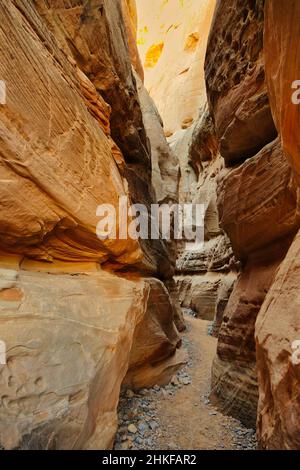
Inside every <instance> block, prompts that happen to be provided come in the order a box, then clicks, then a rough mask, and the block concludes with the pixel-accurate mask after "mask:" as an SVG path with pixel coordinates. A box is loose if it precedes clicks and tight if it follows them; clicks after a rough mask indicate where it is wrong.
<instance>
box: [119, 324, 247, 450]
mask: <svg viewBox="0 0 300 470" xmlns="http://www.w3.org/2000/svg"><path fill="white" fill-rule="evenodd" d="M186 324H187V330H186V332H184V333H183V335H182V338H183V347H184V348H185V349H186V350H187V352H188V356H189V362H188V364H187V365H186V367H185V368H183V369H182V370H180V371H179V372H178V374H177V375H176V376H175V377H174V378H173V379H172V383H171V384H169V385H167V386H166V387H158V386H155V387H154V388H152V389H151V390H146V389H145V390H141V391H140V392H139V393H135V394H134V393H133V392H132V391H131V390H130V391H127V392H126V393H125V394H124V395H122V396H121V398H120V404H119V430H118V433H117V436H116V444H115V449H120V450H121V449H122V450H126V449H156V450H166V449H173V450H177V449H186V450H215V449H218V450H222V449H224V450H226V449H227V450H229V449H232V450H236V449H245V450H246V449H249V450H250V449H255V447H256V439H255V431H254V430H253V429H247V428H245V427H244V426H243V425H242V424H241V423H240V422H239V421H238V420H236V419H234V418H231V417H228V416H226V415H223V414H222V413H221V412H219V411H218V410H217V408H215V407H214V406H213V405H212V404H211V403H210V400H209V394H210V375H211V366H212V361H213V358H214V356H215V353H216V347H217V339H216V338H214V337H212V336H210V335H209V333H208V331H209V327H210V325H211V324H210V322H208V321H204V320H199V319H195V318H193V317H191V316H187V317H186Z"/></svg>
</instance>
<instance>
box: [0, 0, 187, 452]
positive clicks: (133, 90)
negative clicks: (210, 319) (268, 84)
mask: <svg viewBox="0 0 300 470" xmlns="http://www.w3.org/2000/svg"><path fill="white" fill-rule="evenodd" d="M126 3H127V5H125V4H122V3H121V2H114V1H113V2H112V1H109V0H105V1H100V0H99V1H95V0H90V1H89V2H83V1H80V0H76V1H75V2H64V1H59V0H53V1H50V2H45V1H43V0H36V1H33V0H29V1H28V2H25V3H24V2H21V1H19V0H14V1H12V2H2V3H1V5H0V16H1V19H2V20H1V25H0V49H1V55H2V59H1V64H0V76H1V79H2V80H5V82H6V85H7V90H8V96H7V103H6V105H4V106H1V108H0V113H1V114H0V116H1V119H0V140H1V158H0V165H1V189H0V194H1V207H0V271H1V276H0V277H1V281H0V282H1V285H0V309H1V320H0V323H1V340H2V341H5V344H6V346H7V364H6V365H1V366H0V397H1V408H0V414H1V426H0V444H1V447H4V448H6V449H12V448H21V449H28V448H30V449H48V448H51V449H82V448H84V449H107V448H110V447H111V446H112V445H113V440H114V434H115V431H116V424H117V423H116V421H117V419H116V408H117V404H118V399H119V391H120V387H121V383H122V381H123V379H124V377H125V376H126V374H127V371H128V368H130V370H131V371H132V370H134V377H135V380H136V381H137V382H138V381H139V383H140V384H142V385H141V386H146V379H145V371H147V373H146V378H147V384H151V385H153V381H158V380H160V381H162V382H166V381H167V380H168V378H169V375H170V373H171V372H170V371H171V370H172V374H173V373H174V371H175V370H176V368H178V365H180V364H182V362H183V360H184V358H181V357H180V353H179V355H178V354H177V347H178V346H180V341H179V337H178V332H177V329H176V327H175V324H174V320H175V319H176V318H177V317H178V312H177V311H176V302H175V300H176V299H175V294H174V293H173V294H172V301H171V299H170V296H169V293H168V291H167V290H166V288H165V286H164V285H163V284H162V282H161V281H159V280H158V279H155V278H152V277H149V278H148V277H143V275H145V274H146V276H147V275H148V276H149V275H150V276H153V275H154V276H155V275H156V276H158V275H159V276H161V277H162V278H166V279H169V280H170V278H171V274H172V271H173V267H172V256H173V255H172V254H170V252H169V251H168V250H169V247H168V246H166V245H163V244H162V243H161V242H160V241H157V243H154V244H152V245H151V244H148V245H147V244H141V243H139V242H138V241H136V240H132V239H130V238H129V239H126V240H119V239H116V240H114V239H110V240H103V241H101V240H100V239H99V238H98V237H97V234H96V227H97V223H98V221H99V218H98V217H97V215H96V209H97V207H98V205H100V204H108V203H109V204H111V205H112V206H113V207H115V208H116V209H117V207H118V202H119V198H120V197H121V196H128V198H129V202H131V201H134V202H144V203H146V204H147V205H150V204H151V202H153V201H155V198H154V190H153V188H152V185H151V154H150V147H151V142H150V141H149V144H150V145H149V146H148V139H150V140H151V137H150V138H149V137H148V138H146V131H145V127H144V122H143V117H142V110H141V107H140V103H139V99H138V91H137V87H136V81H135V78H134V75H133V72H132V65H131V62H132V63H133V64H135V66H136V68H137V69H138V64H137V62H136V61H135V60H134V54H133V44H134V43H133V42H132V41H131V49H130V47H129V43H130V38H128V39H127V36H126V34H129V33H128V28H130V30H131V32H132V34H133V35H134V25H133V24H131V23H130V21H131V20H132V9H131V7H134V5H133V3H132V2H126ZM125 7H126V8H127V10H126V8H125ZM128 7H129V10H128ZM133 14H134V10H133ZM124 15H125V18H124ZM126 22H127V23H126ZM128 22H129V24H128ZM125 23H126V25H127V26H126V25H125ZM126 31H127V33H126ZM131 39H132V38H131ZM153 120H154V116H153ZM159 125H160V123H159ZM165 144H166V143H165ZM153 145H154V144H153ZM153 148H154V147H153ZM175 166H176V165H175ZM163 177H164V175H162V178H163ZM173 192H174V193H175V192H176V186H175V189H174V190H173ZM127 222H130V217H129V218H128V220H127ZM100 265H101V267H100ZM104 269H106V270H110V271H111V272H110V273H108V272H105V271H104ZM115 270H118V271H122V276H123V277H120V276H117V275H116V274H115V273H114V271H115ZM125 276H126V277H125ZM153 305H155V309H153ZM177 319H178V318H177ZM181 320H182V319H181ZM183 326H184V325H182V327H183ZM137 331H139V332H145V331H147V340H148V341H147V342H143V341H141V338H142V336H141V337H140V335H139V334H137ZM137 365H138V367H137ZM139 373H140V375H139Z"/></svg>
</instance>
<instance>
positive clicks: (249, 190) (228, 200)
mask: <svg viewBox="0 0 300 470" xmlns="http://www.w3.org/2000/svg"><path fill="white" fill-rule="evenodd" d="M297 203H298V201H297V186H296V183H295V180H294V176H293V173H292V169H291V167H290V166H289V164H288V162H287V160H286V158H285V156H284V155H283V152H282V149H281V145H280V142H279V140H278V139H276V140H275V141H274V142H272V143H270V144H269V145H267V146H266V147H264V148H263V149H262V150H261V151H260V152H259V153H258V154H257V155H256V156H255V157H253V158H251V159H249V160H247V161H246V162H245V163H244V164H243V165H240V166H238V167H237V168H235V169H232V170H225V171H224V172H223V175H220V177H219V185H218V209H219V214H220V225H221V227H222V228H223V229H224V230H225V232H226V233H227V234H228V236H229V238H230V240H231V244H232V247H233V250H234V253H235V255H236V256H237V258H238V259H240V260H243V261H246V260H247V258H248V257H249V255H251V253H255V252H256V251H258V250H259V249H261V248H262V247H266V246H270V245H271V244H272V243H273V242H274V241H276V240H279V239H281V238H282V239H283V238H284V237H285V236H286V235H289V234H293V233H294V234H295V233H296V231H297V228H298V227H299V223H300V214H299V209H298V205H297Z"/></svg>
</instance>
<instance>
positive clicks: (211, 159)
mask: <svg viewBox="0 0 300 470" xmlns="http://www.w3.org/2000/svg"><path fill="white" fill-rule="evenodd" d="M174 150H175V152H176V153H178V154H179V153H183V152H185V154H184V156H183V155H182V154H181V161H180V163H181V165H182V168H183V172H182V173H181V180H180V189H179V195H180V198H181V200H182V202H193V203H199V204H203V205H204V208H205V216H204V223H205V227H204V229H205V230H204V232H205V233H204V238H205V240H204V245H203V247H202V248H201V249H199V250H194V251H190V250H185V249H184V247H182V249H181V250H179V257H178V259H177V262H176V277H175V279H176V283H177V287H178V291H179V300H180V303H181V306H182V307H183V308H187V309H191V310H192V311H193V312H194V314H195V315H196V316H197V317H199V318H203V319H206V320H212V321H214V328H213V329H214V334H215V335H217V333H218V329H219V327H220V323H221V321H222V315H223V312H224V309H225V306H226V303H227V301H228V298H229V295H230V292H231V291H232V288H233V284H234V281H235V279H236V275H237V272H236V271H237V266H236V262H235V259H234V255H233V252H232V248H231V246H230V242H229V240H228V238H227V237H226V236H225V235H224V232H223V231H222V229H220V223H219V216H218V210H217V195H216V189H217V185H216V181H217V176H218V174H219V173H220V171H221V169H222V160H221V157H220V154H219V152H218V142H217V138H216V135H215V130H214V125H213V122H212V119H211V116H210V114H209V112H208V110H207V108H206V107H205V108H204V111H203V112H201V113H200V116H199V118H198V120H197V121H196V123H195V124H194V125H193V126H192V127H191V128H190V129H188V131H187V132H186V134H185V136H184V137H183V138H182V139H178V141H177V142H176V144H175V146H174ZM183 162H185V163H184V165H183ZM189 179H190V181H189ZM191 181H193V182H191Z"/></svg>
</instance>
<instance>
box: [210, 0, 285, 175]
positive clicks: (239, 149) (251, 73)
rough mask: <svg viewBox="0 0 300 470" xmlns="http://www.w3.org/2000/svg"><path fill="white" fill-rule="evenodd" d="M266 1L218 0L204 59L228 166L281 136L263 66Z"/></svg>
mask: <svg viewBox="0 0 300 470" xmlns="http://www.w3.org/2000/svg"><path fill="white" fill-rule="evenodd" d="M263 28H264V0H257V1H250V0H231V1H227V2H223V1H220V0H219V1H218V2H217V6H216V10H215V14H214V19H213V23H212V26H211V32H210V36H209V39H208V46H207V52H206V59H205V76H206V86H207V96H208V102H209V108H210V112H211V114H212V116H213V119H214V122H215V127H216V132H217V135H218V138H219V140H220V152H221V155H222V157H224V159H225V162H226V165H229V166H230V165H233V164H235V163H237V162H239V161H243V160H245V159H246V158H249V157H252V156H253V155H255V154H256V153H257V152H258V151H259V150H261V149H262V147H264V146H265V145H266V144H267V143H268V142H270V141H272V140H273V139H274V138H275V137H276V129H275V126H274V123H273V119H272V115H271V110H270V105H269V100H268V94H267V87H266V82H265V73H264V62H263Z"/></svg>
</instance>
